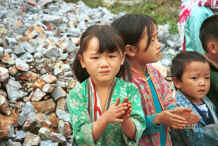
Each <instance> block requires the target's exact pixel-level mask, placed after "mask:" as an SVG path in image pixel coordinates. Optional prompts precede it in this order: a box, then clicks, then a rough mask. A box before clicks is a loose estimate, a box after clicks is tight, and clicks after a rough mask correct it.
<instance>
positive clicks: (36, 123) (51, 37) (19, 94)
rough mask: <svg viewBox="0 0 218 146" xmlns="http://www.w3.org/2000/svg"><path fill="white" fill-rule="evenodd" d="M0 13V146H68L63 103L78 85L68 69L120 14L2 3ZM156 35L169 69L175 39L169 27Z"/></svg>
mask: <svg viewBox="0 0 218 146" xmlns="http://www.w3.org/2000/svg"><path fill="white" fill-rule="evenodd" d="M127 1H128V0H127ZM0 9H1V11H0V119H1V120H0V145H1V146H4V145H5V146H6V145H7V146H8V145H9V146H31V145H34V146H35V145H39V146H58V145H67V146H68V145H70V143H71V141H72V140H71V135H72V128H71V124H70V116H69V113H68V111H67V108H66V98H67V96H68V93H69V91H70V90H71V89H72V88H74V86H75V85H76V82H77V81H76V80H75V78H74V74H73V71H72V68H71V65H72V63H73V60H74V58H75V52H76V51H77V50H78V47H79V38H80V36H81V34H82V32H83V31H84V30H85V29H86V28H87V27H88V26H90V25H93V24H110V23H111V21H113V20H114V19H115V18H117V17H119V16H120V15H122V14H123V13H121V14H118V15H114V14H112V13H111V12H109V11H108V10H107V9H106V8H103V7H98V8H89V7H88V6H86V5H85V4H84V3H83V2H81V1H79V2H78V3H66V2H64V1H63V0H0ZM159 31H160V34H159V35H160V36H159V37H160V39H161V42H162V44H163V50H166V51H165V52H166V53H165V54H164V55H165V57H164V59H163V60H162V61H161V64H163V65H165V66H168V65H169V64H170V61H169V58H171V56H173V55H175V54H176V52H177V51H178V50H179V46H178V44H180V43H178V40H179V39H178V38H179V37H178V36H177V35H174V36H172V35H170V34H169V32H168V26H167V25H163V26H160V30H159ZM167 58H168V59H167Z"/></svg>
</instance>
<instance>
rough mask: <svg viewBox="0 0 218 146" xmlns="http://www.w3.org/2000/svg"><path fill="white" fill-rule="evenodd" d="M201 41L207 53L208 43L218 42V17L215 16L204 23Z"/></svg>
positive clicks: (201, 30)
mask: <svg viewBox="0 0 218 146" xmlns="http://www.w3.org/2000/svg"><path fill="white" fill-rule="evenodd" d="M200 40H201V43H202V46H203V48H204V50H205V51H206V52H207V43H208V41H211V40H215V41H218V15H213V16H211V17H209V18H207V19H206V20H205V21H204V22H203V23H202V25H201V29H200Z"/></svg>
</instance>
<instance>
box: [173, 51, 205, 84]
mask: <svg viewBox="0 0 218 146" xmlns="http://www.w3.org/2000/svg"><path fill="white" fill-rule="evenodd" d="M193 61H198V62H203V63H208V61H207V60H206V58H205V57H204V56H203V55H201V54H200V53H198V52H195V51H186V52H180V53H179V54H177V55H176V56H175V57H174V58H173V60H172V65H171V75H172V77H174V78H176V79H178V80H180V81H181V78H182V75H183V73H184V70H185V67H186V65H187V64H189V63H191V62H193Z"/></svg>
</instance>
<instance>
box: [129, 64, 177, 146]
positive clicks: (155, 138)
mask: <svg viewBox="0 0 218 146" xmlns="http://www.w3.org/2000/svg"><path fill="white" fill-rule="evenodd" d="M147 69H148V73H149V76H150V79H151V80H152V83H153V84H154V86H155V90H156V92H157V95H158V97H159V99H160V100H159V102H160V103H161V105H163V107H162V108H163V110H167V109H168V107H169V106H172V105H176V99H175V98H173V93H172V91H171V90H170V87H169V83H168V82H167V81H166V80H165V79H164V77H163V76H162V75H161V73H160V72H159V71H158V70H157V69H155V68H154V67H153V66H152V65H147ZM131 74H132V82H133V83H135V84H136V86H137V87H138V88H139V92H140V94H141V102H142V108H143V111H144V114H145V116H146V115H153V114H157V113H156V110H155V108H154V106H153V98H152V96H150V95H149V88H150V87H149V85H148V84H146V83H145V78H144V77H142V76H141V74H140V73H138V72H136V71H134V70H131ZM146 82H147V80H146ZM167 129H168V128H167ZM167 129H166V133H167V134H166V136H167V140H166V146H172V143H171V138H170V136H169V133H168V130H167ZM139 145H140V146H160V133H159V132H157V133H152V134H149V135H146V136H142V138H141V140H140V142H139Z"/></svg>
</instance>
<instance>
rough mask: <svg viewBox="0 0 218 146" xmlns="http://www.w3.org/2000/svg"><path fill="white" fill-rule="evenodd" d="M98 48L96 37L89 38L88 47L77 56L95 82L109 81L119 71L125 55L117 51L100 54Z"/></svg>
mask: <svg viewBox="0 0 218 146" xmlns="http://www.w3.org/2000/svg"><path fill="white" fill-rule="evenodd" d="M98 49H99V42H98V39H97V38H92V39H90V40H89V42H88V47H87V48H86V50H85V51H84V52H83V54H82V55H81V56H79V60H80V64H81V66H82V67H83V68H85V69H86V71H87V72H88V73H89V75H90V77H91V78H92V79H93V80H94V82H95V83H96V84H97V83H108V82H111V81H113V79H114V77H115V76H116V74H117V73H118V72H119V70H120V66H121V64H122V63H123V61H124V58H125V56H124V54H122V53H121V52H119V51H115V52H113V53H108V52H103V53H101V54H100V53H99V52H98Z"/></svg>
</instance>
